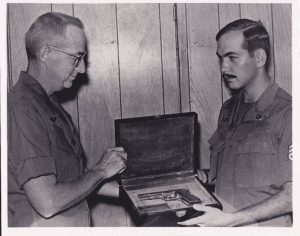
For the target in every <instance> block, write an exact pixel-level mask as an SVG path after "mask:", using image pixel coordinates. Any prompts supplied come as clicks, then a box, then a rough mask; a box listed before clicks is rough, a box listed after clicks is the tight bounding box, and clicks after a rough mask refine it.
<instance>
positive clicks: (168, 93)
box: [157, 4, 180, 114]
mask: <svg viewBox="0 0 300 236" xmlns="http://www.w3.org/2000/svg"><path fill="white" fill-rule="evenodd" d="M159 6H160V8H159V10H160V12H159V13H160V25H161V30H160V31H161V61H162V77H163V89H164V113H166V114H170V113H178V112H180V91H179V81H178V76H177V68H176V41H175V23H174V21H173V4H159ZM157 73H159V72H158V71H157Z"/></svg>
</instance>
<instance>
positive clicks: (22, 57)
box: [8, 3, 51, 87]
mask: <svg viewBox="0 0 300 236" xmlns="http://www.w3.org/2000/svg"><path fill="white" fill-rule="evenodd" d="M48 11H51V6H50V4H31V3H29V4H20V3H18V4H13V3H11V4H8V26H9V34H10V35H9V39H8V42H9V44H8V47H9V58H10V61H9V62H8V65H9V67H10V68H9V75H10V78H9V81H10V87H12V86H13V85H14V84H15V83H16V82H17V81H18V79H19V75H20V71H21V70H24V71H26V69H27V55H26V49H25V33H26V32H27V30H28V29H29V26H30V25H31V24H32V22H33V21H34V20H35V19H36V18H37V17H38V16H40V15H41V14H43V13H45V12H48Z"/></svg>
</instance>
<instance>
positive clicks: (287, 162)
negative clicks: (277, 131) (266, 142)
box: [279, 109, 293, 184]
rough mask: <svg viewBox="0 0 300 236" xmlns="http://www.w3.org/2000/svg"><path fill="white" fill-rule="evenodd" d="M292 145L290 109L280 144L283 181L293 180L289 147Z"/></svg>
mask: <svg viewBox="0 0 300 236" xmlns="http://www.w3.org/2000/svg"><path fill="white" fill-rule="evenodd" d="M291 145H292V110H291V109H290V110H289V111H288V112H287V114H286V116H285V119H284V121H283V124H282V131H281V137H280V145H279V158H280V176H281V181H282V183H283V184H284V183H286V182H290V181H292V162H293V161H292V159H291V157H290V154H289V149H290V147H291Z"/></svg>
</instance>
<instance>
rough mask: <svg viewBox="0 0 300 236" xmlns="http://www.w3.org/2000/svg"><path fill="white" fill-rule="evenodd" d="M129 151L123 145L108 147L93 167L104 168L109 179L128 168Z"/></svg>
mask: <svg viewBox="0 0 300 236" xmlns="http://www.w3.org/2000/svg"><path fill="white" fill-rule="evenodd" d="M126 161H127V153H126V152H125V151H124V148H123V147H114V148H108V149H107V150H106V151H105V152H104V153H103V155H102V157H101V158H100V160H99V161H98V163H97V164H96V165H95V167H94V168H93V169H97V170H102V171H103V172H104V175H105V178H106V179H108V178H110V177H112V176H114V175H115V174H118V173H121V172H123V171H124V170H125V169H126Z"/></svg>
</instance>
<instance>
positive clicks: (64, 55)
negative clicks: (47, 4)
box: [8, 12, 127, 227]
mask: <svg viewBox="0 0 300 236" xmlns="http://www.w3.org/2000/svg"><path fill="white" fill-rule="evenodd" d="M86 43H87V40H86V35H85V33H84V27H83V24H82V22H81V21H80V20H79V19H78V18H75V17H71V16H68V15H65V14H61V13H54V12H52V13H46V14H44V15H41V16H40V17H38V18H37V19H36V21H35V22H34V23H33V24H32V25H31V26H30V28H29V30H28V31H27V33H26V36H25V44H26V51H27V56H28V68H27V71H26V72H21V74H20V78H19V81H18V82H17V84H16V85H15V86H14V88H13V89H12V91H11V92H10V94H9V97H8V118H9V127H8V129H9V130H8V131H9V140H8V224H9V226H22V227H24V226H89V225H90V212H89V208H88V205H87V202H86V197H87V196H88V195H89V194H90V193H91V192H92V191H93V190H94V189H95V188H96V187H97V186H98V185H99V184H102V183H103V181H104V180H106V179H108V178H110V177H112V176H114V175H115V174H117V173H120V172H122V171H123V170H124V169H125V167H126V166H125V163H126V159H127V154H126V153H125V152H124V149H123V148H122V147H116V148H111V149H108V150H106V151H105V152H104V154H103V155H102V157H101V158H100V159H99V161H98V162H97V164H96V165H95V166H94V167H93V168H92V169H90V170H87V171H85V170H84V167H83V160H82V154H81V144H80V141H79V137H78V135H77V133H76V130H75V127H74V124H73V122H72V119H71V117H70V115H69V114H68V113H67V112H66V111H65V110H64V109H63V107H62V106H61V105H60V104H59V103H58V102H57V101H56V99H55V92H57V91H61V90H63V89H64V88H69V87H71V86H72V83H73V80H74V79H75V78H76V76H77V74H78V73H85V62H84V57H85V54H86Z"/></svg>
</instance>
